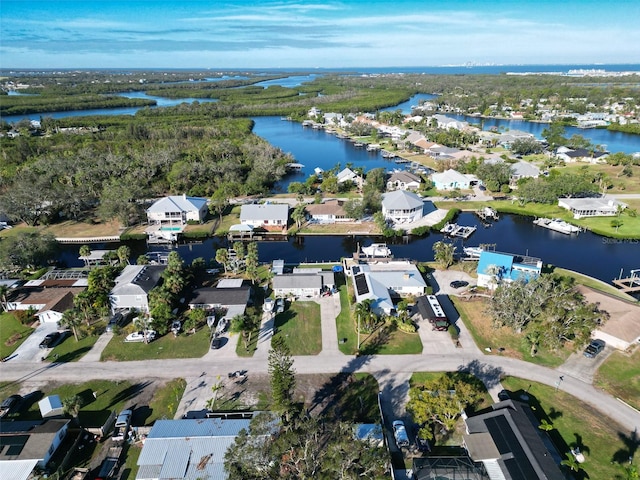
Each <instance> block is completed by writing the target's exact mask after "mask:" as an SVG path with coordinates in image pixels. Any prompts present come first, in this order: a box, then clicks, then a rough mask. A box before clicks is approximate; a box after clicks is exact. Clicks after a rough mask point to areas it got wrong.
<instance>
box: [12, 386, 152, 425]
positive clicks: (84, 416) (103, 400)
mask: <svg viewBox="0 0 640 480" xmlns="http://www.w3.org/2000/svg"><path fill="white" fill-rule="evenodd" d="M140 388H141V384H131V383H129V382H127V381H124V380H121V381H117V382H111V381H107V380H90V381H88V382H84V383H78V384H73V383H70V384H65V385H61V386H58V387H55V388H53V389H52V390H49V391H45V392H43V393H44V395H59V396H60V399H61V400H63V401H64V399H65V398H68V397H73V396H75V395H79V396H80V397H81V398H82V400H83V402H84V405H83V406H82V407H81V409H80V413H79V415H78V418H79V419H80V424H81V425H82V426H85V427H98V426H101V425H102V424H104V422H105V421H106V420H107V418H108V417H109V414H110V413H111V411H113V410H115V411H116V412H120V410H122V409H123V408H124V405H125V403H126V402H127V401H128V400H130V399H132V398H134V397H135V396H136V395H137V393H138V392H139V390H140ZM94 392H95V393H96V397H95V398H94V396H93V393H94ZM26 417H28V418H29V419H31V418H40V410H39V409H38V402H34V403H33V404H32V405H31V407H30V408H29V411H28V412H27V414H26ZM21 419H24V420H26V419H27V418H22V417H21Z"/></svg>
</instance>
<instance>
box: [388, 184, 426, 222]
mask: <svg viewBox="0 0 640 480" xmlns="http://www.w3.org/2000/svg"><path fill="white" fill-rule="evenodd" d="M382 214H383V215H384V218H385V219H387V220H390V221H392V222H394V223H405V222H407V223H410V222H415V221H417V220H420V219H421V218H422V216H423V215H424V202H423V200H422V198H420V197H419V196H418V195H416V194H415V193H413V192H408V191H406V190H395V191H393V192H388V193H383V194H382Z"/></svg>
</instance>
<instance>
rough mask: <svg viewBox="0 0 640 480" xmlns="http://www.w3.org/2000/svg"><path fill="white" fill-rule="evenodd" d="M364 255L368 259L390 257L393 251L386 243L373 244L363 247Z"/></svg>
mask: <svg viewBox="0 0 640 480" xmlns="http://www.w3.org/2000/svg"><path fill="white" fill-rule="evenodd" d="M362 253H363V254H364V255H366V256H367V257H390V256H391V250H390V249H389V247H387V244H386V243H372V244H371V245H369V246H368V247H362Z"/></svg>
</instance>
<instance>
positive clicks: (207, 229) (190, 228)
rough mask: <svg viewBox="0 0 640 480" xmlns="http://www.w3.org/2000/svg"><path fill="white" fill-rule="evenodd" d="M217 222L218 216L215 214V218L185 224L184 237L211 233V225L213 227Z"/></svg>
mask: <svg viewBox="0 0 640 480" xmlns="http://www.w3.org/2000/svg"><path fill="white" fill-rule="evenodd" d="M223 218H224V217H223ZM217 223H218V216H217V215H216V217H215V218H211V219H209V220H208V221H206V222H204V223H199V224H197V225H187V226H186V227H185V228H184V235H185V236H186V237H189V235H192V236H198V237H202V236H207V235H211V232H212V231H213V227H215V225H216V224H217Z"/></svg>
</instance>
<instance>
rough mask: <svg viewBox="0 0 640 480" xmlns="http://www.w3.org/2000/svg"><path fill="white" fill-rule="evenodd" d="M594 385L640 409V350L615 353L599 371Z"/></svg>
mask: <svg viewBox="0 0 640 480" xmlns="http://www.w3.org/2000/svg"><path fill="white" fill-rule="evenodd" d="M594 384H595V385H596V386H597V387H600V388H602V389H604V390H606V391H607V392H609V393H610V394H611V395H613V396H614V397H618V398H621V399H622V400H624V401H625V402H627V403H629V404H630V405H631V406H633V407H634V408H637V409H640V348H637V347H636V349H635V351H634V352H633V353H624V352H618V351H616V352H613V353H612V354H611V356H609V358H607V360H606V361H605V362H604V363H603V364H602V365H601V366H600V368H599V369H598V372H597V373H596V377H595V381H594Z"/></svg>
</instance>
